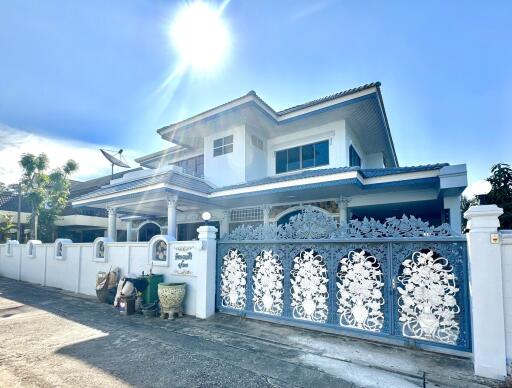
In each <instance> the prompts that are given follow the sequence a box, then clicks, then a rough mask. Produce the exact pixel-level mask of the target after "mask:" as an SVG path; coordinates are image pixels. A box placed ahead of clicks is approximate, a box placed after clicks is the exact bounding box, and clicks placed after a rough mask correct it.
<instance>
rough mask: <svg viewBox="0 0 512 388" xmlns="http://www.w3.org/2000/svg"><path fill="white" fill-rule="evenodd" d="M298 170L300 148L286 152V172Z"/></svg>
mask: <svg viewBox="0 0 512 388" xmlns="http://www.w3.org/2000/svg"><path fill="white" fill-rule="evenodd" d="M298 169H300V147H295V148H290V149H289V150H288V171H292V170H298Z"/></svg>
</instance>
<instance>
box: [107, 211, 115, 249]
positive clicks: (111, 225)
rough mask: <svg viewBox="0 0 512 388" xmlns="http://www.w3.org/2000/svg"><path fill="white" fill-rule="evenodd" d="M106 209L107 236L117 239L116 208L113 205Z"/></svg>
mask: <svg viewBox="0 0 512 388" xmlns="http://www.w3.org/2000/svg"><path fill="white" fill-rule="evenodd" d="M107 211H108V236H107V237H108V238H110V239H111V240H112V241H117V226H116V221H117V209H116V208H115V207H109V208H107Z"/></svg>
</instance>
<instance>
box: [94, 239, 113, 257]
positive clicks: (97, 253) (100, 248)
mask: <svg viewBox="0 0 512 388" xmlns="http://www.w3.org/2000/svg"><path fill="white" fill-rule="evenodd" d="M111 241H112V240H111V239H110V238H108V237H98V238H96V239H95V240H94V242H93V244H92V260H93V261H96V262H98V263H106V262H107V248H106V243H107V242H111Z"/></svg>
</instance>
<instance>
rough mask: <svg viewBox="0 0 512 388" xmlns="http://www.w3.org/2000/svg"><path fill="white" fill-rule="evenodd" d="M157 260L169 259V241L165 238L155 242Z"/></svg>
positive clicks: (155, 258)
mask: <svg viewBox="0 0 512 388" xmlns="http://www.w3.org/2000/svg"><path fill="white" fill-rule="evenodd" d="M153 260H155V261H167V242H165V241H164V240H160V241H157V243H156V244H155V257H154V258H153Z"/></svg>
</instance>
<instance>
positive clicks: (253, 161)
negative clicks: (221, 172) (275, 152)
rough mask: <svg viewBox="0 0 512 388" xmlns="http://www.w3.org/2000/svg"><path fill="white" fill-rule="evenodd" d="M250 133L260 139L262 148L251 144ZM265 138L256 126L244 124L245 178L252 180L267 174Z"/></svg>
mask: <svg viewBox="0 0 512 388" xmlns="http://www.w3.org/2000/svg"><path fill="white" fill-rule="evenodd" d="M252 135H254V136H256V137H257V138H259V139H261V141H262V142H263V150H260V149H259V148H257V147H256V146H254V145H253V144H252V139H251V137H252ZM266 166H267V139H266V138H265V137H264V136H263V134H262V133H261V131H258V130H257V129H256V128H250V127H249V126H247V125H246V126H245V179H246V180H247V181H252V180H255V179H261V178H265V177H266V174H267V168H266Z"/></svg>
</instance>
